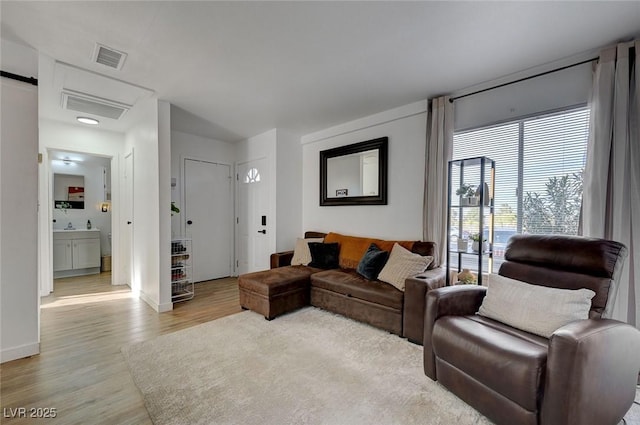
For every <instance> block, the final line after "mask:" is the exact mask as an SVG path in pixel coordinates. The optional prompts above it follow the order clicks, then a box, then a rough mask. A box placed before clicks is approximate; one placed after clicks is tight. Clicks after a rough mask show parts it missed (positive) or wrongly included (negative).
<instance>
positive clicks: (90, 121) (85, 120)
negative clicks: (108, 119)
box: [76, 117, 100, 125]
mask: <svg viewBox="0 0 640 425" xmlns="http://www.w3.org/2000/svg"><path fill="white" fill-rule="evenodd" d="M76 119H77V120H78V121H80V122H81V123H83V124H91V125H98V124H99V123H100V121H98V120H97V119H94V118H89V117H76Z"/></svg>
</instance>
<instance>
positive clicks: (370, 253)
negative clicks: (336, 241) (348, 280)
mask: <svg viewBox="0 0 640 425" xmlns="http://www.w3.org/2000/svg"><path fill="white" fill-rule="evenodd" d="M388 258H389V253H388V252H387V251H383V250H381V249H380V248H378V246H377V245H376V244H374V243H372V244H371V245H369V249H367V252H365V253H364V255H363V256H362V259H361V260H360V262H359V263H358V267H357V268H356V271H357V272H358V274H360V275H361V276H362V277H364V278H365V279H369V280H376V279H377V278H378V274H379V273H380V270H382V268H383V267H384V265H385V264H386V262H387V259H388Z"/></svg>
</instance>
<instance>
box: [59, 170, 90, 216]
mask: <svg viewBox="0 0 640 425" xmlns="http://www.w3.org/2000/svg"><path fill="white" fill-rule="evenodd" d="M53 199H54V201H53V203H54V204H53V207H54V208H58V209H73V210H81V209H84V176H78V175H74V174H58V173H56V174H54V175H53Z"/></svg>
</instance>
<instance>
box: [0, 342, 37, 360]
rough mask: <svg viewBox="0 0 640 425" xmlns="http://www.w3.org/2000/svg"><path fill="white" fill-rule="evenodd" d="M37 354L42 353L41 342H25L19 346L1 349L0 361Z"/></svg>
mask: <svg viewBox="0 0 640 425" xmlns="http://www.w3.org/2000/svg"><path fill="white" fill-rule="evenodd" d="M36 354H40V343H39V342H34V343H31V344H24V345H20V346H18V347H12V348H6V349H4V350H2V351H0V363H6V362H10V361H12V360H17V359H23V358H25V357H31V356H35V355H36Z"/></svg>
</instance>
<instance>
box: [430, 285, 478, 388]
mask: <svg viewBox="0 0 640 425" xmlns="http://www.w3.org/2000/svg"><path fill="white" fill-rule="evenodd" d="M486 293H487V288H486V287H484V286H478V285H456V286H447V287H445V288H438V289H434V290H433V291H429V292H427V297H426V306H425V312H424V336H423V339H422V345H423V346H424V357H423V360H424V373H425V375H427V376H428V377H429V378H431V379H433V380H434V381H435V380H436V379H437V378H436V358H435V355H434V354H433V348H432V346H431V336H432V335H433V326H434V325H435V322H436V320H438V318H440V317H442V316H466V315H470V314H475V313H476V312H477V311H478V309H479V308H480V305H482V300H483V299H484V296H485V295H486Z"/></svg>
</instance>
